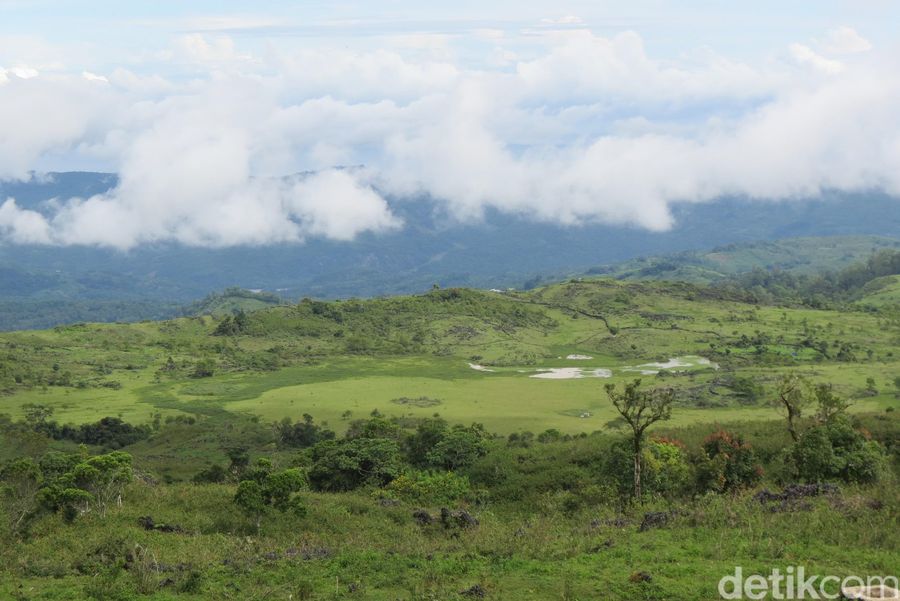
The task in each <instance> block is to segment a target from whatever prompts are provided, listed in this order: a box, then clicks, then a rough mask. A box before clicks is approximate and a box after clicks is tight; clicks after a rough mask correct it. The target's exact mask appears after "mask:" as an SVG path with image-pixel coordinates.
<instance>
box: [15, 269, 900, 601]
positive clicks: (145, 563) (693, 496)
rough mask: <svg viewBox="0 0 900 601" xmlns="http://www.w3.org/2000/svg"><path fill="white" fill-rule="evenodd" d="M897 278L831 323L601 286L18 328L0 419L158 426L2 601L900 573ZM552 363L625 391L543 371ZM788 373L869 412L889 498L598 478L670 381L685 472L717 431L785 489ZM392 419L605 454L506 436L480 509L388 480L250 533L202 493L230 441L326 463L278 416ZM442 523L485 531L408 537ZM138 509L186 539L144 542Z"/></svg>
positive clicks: (490, 454) (425, 598) (56, 528)
mask: <svg viewBox="0 0 900 601" xmlns="http://www.w3.org/2000/svg"><path fill="white" fill-rule="evenodd" d="M892 285H893V284H892V283H891V282H888V283H887V284H885V285H878V286H873V287H872V290H870V291H869V292H868V296H865V297H864V298H863V300H862V301H860V302H859V303H858V304H854V305H852V306H847V307H844V308H842V310H840V311H838V310H815V309H809V308H802V307H793V308H791V307H776V306H765V305H754V304H746V303H742V302H738V301H737V300H734V299H731V298H728V297H723V295H722V293H721V291H716V290H714V289H710V288H705V287H698V286H694V285H691V284H684V283H665V282H623V281H615V280H610V279H603V278H598V279H586V280H573V281H569V282H564V283H560V284H554V285H552V286H548V287H544V288H539V289H536V290H533V291H529V292H507V293H494V292H483V291H477V290H463V289H449V290H433V291H431V292H429V293H428V294H424V295H420V296H413V297H394V298H384V299H371V300H364V301H363V300H349V301H341V302H330V303H325V302H317V301H309V300H305V301H301V302H300V303H297V304H295V305H283V306H282V305H276V306H270V307H265V308H261V309H259V310H257V311H252V312H250V313H248V314H247V315H246V316H245V317H241V318H240V319H236V318H234V317H231V316H228V315H227V314H223V313H227V311H211V312H213V313H216V315H214V316H213V315H204V316H198V317H191V318H182V319H175V320H169V321H163V322H144V323H136V324H116V325H112V324H108V325H104V324H76V325H71V326H65V327H57V328H54V329H52V330H45V331H34V332H14V333H5V334H2V335H0V388H2V390H3V394H2V396H0V413H9V414H10V415H11V416H13V418H14V419H20V418H21V417H22V416H23V415H24V410H23V405H26V404H28V403H32V404H39V405H44V406H48V407H52V408H53V410H54V414H53V419H55V420H58V421H59V422H71V423H76V424H79V423H87V422H93V421H96V420H98V419H99V418H102V417H105V416H120V417H122V418H123V419H125V420H126V421H128V422H131V423H135V424H145V423H152V422H154V421H155V422H157V423H156V425H155V426H154V427H153V430H152V434H150V435H149V436H148V437H147V438H145V439H143V440H141V441H140V442H137V443H135V444H131V445H129V446H128V447H126V450H127V452H128V453H129V454H130V455H131V456H132V457H133V459H134V467H135V470H136V474H137V475H138V476H139V477H138V478H137V479H136V480H135V481H134V482H133V483H131V484H130V485H129V486H128V487H127V488H126V489H125V490H124V492H123V504H122V506H121V507H115V508H113V509H112V510H110V511H109V513H108V514H107V515H106V516H101V515H100V514H98V513H96V512H88V513H86V514H84V515H81V516H79V517H78V519H77V520H76V521H75V522H74V523H72V524H66V523H64V522H63V520H62V517H61V516H60V515H59V514H54V513H48V514H46V515H41V516H40V518H39V519H37V520H36V521H35V523H34V525H33V526H32V528H31V530H30V532H29V533H28V535H27V536H23V537H15V536H13V535H7V534H5V533H2V532H0V537H2V536H6V538H2V539H0V540H2V541H4V542H6V543H7V544H5V545H3V546H0V563H2V567H0V599H4V600H5V599H15V600H17V601H18V600H23V601H24V600H28V601H37V600H44V601H62V600H69V599H97V600H116V601H128V600H132V599H148V600H155V601H162V600H169V601H173V600H182V599H185V600H190V599H197V600H199V599H235V600H237V599H241V600H246V599H259V600H262V599H273V600H274V599H373V600H385V601H388V600H390V601H394V600H397V599H403V600H409V601H444V600H454V599H455V600H462V599H473V598H485V599H504V600H510V601H520V600H521V601H545V600H548V599H560V600H568V601H572V600H593V599H644V600H660V601H661V600H675V601H682V600H683V601H707V600H710V599H715V598H717V597H718V595H717V593H716V585H717V583H718V580H719V579H720V578H721V577H722V576H725V575H728V574H730V573H732V572H733V570H734V567H735V566H737V565H740V566H743V567H744V569H745V571H747V572H748V573H760V574H766V573H768V571H769V570H770V569H771V568H772V567H781V568H784V567H786V566H793V565H803V566H805V567H806V569H807V570H809V572H810V573H818V574H838V575H850V574H860V575H875V574H891V573H892V572H895V571H896V566H897V565H898V562H897V558H898V557H900V547H898V543H897V540H896V536H894V533H895V532H896V530H897V523H898V515H900V513H898V512H900V507H898V495H897V485H896V477H897V468H898V457H900V453H898V449H900V439H898V432H900V421H898V420H900V418H898V417H897V415H898V412H896V411H893V408H895V407H896V406H897V405H898V397H897V393H898V390H897V388H896V386H895V384H894V380H895V378H896V376H897V375H898V374H900V369H898V368H900V356H898V349H900V317H898V313H897V311H896V310H895V309H894V308H892V307H893V306H894V305H893V304H892V302H890V300H889V299H888V300H886V301H885V302H880V303H875V302H871V303H868V304H867V303H866V302H865V301H866V300H867V299H870V298H876V297H878V298H881V297H879V296H878V295H882V296H883V295H884V294H885V293H886V292H890V290H891V286H892ZM873 295H874V296H873ZM229 302H230V301H229V300H228V299H216V306H217V307H229V306H230V305H229V304H228V303H229ZM236 306H237V307H239V308H244V309H252V307H251V306H248V305H246V304H242V303H240V301H239V304H238V305H236ZM588 357H589V358H588ZM700 357H702V358H704V359H705V360H707V361H708V362H707V361H701V360H700V359H699V358H700ZM673 358H681V359H682V361H681V362H680V363H673V362H671V360H672V359H673ZM652 363H661V364H664V365H668V367H665V366H653V365H650V364H652ZM554 369H556V370H569V371H568V372H565V371H564V372H561V373H564V374H565V373H569V374H571V373H572V371H571V370H573V369H580V370H582V372H581V373H582V374H583V375H586V376H592V375H594V373H595V371H596V370H608V373H607V371H604V372H601V373H602V375H604V376H607V375H608V376H609V377H581V378H571V379H567V378H552V377H543V378H539V377H534V376H540V375H544V376H546V375H548V374H553V373H554V372H551V371H547V370H554ZM789 371H797V372H800V373H802V374H804V375H807V376H808V377H809V378H810V379H811V380H813V381H816V382H828V383H832V384H833V385H834V387H835V390H836V391H837V393H838V394H839V395H841V396H843V397H845V398H849V399H852V400H853V405H852V406H851V409H850V411H851V413H852V419H853V424H854V428H856V429H857V430H858V431H864V432H866V433H867V434H866V435H867V436H869V437H871V438H872V439H874V440H877V441H879V444H880V445H883V448H884V449H886V453H885V457H887V458H888V461H889V462H890V468H891V469H890V470H889V471H890V473H886V474H885V475H884V476H883V477H882V478H883V479H882V480H881V481H880V482H879V484H877V485H868V486H863V485H857V484H849V485H847V484H842V489H841V491H840V493H838V494H833V495H823V496H820V497H815V498H810V499H803V500H801V501H802V502H800V503H796V504H789V505H785V506H783V507H782V506H775V507H774V508H773V507H771V506H766V505H764V504H763V503H761V502H760V501H759V500H758V499H757V498H754V496H753V495H754V493H755V492H757V491H756V490H755V489H751V490H734V491H729V492H727V493H724V494H719V493H716V492H712V491H709V490H706V489H702V488H692V490H693V492H690V493H684V494H678V495H671V496H665V495H660V496H654V497H651V498H648V499H647V502H646V504H645V505H643V506H641V505H639V504H630V503H628V502H627V500H626V499H625V498H624V497H623V496H622V493H621V491H620V490H619V489H618V488H616V486H617V485H616V484H615V482H617V480H615V477H616V476H615V474H613V475H612V476H611V475H610V474H609V473H607V472H608V471H609V470H610V469H612V468H610V466H611V465H612V466H615V462H614V461H612V460H611V458H615V457H616V454H615V453H616V445H617V444H619V443H620V442H621V440H622V434H621V433H618V432H616V431H612V430H609V429H608V428H607V426H608V424H609V422H610V421H611V420H612V419H613V418H614V416H615V415H614V411H613V410H612V407H611V405H610V403H609V400H608V399H607V397H606V395H605V394H604V392H603V385H604V384H606V383H608V382H613V383H617V384H618V383H622V382H624V381H626V380H631V379H633V378H635V377H641V378H643V379H644V380H645V381H646V382H648V383H649V384H650V385H652V386H672V387H674V388H675V389H676V390H677V392H678V395H677V404H676V407H675V409H674V412H673V419H672V421H671V422H668V423H666V424H665V426H664V427H663V426H662V425H659V426H658V427H656V428H655V429H654V434H656V435H664V436H665V437H666V439H672V440H678V441H680V442H679V444H680V445H683V447H680V448H683V449H684V450H683V454H684V455H683V466H684V467H685V469H689V470H691V474H694V473H695V472H696V473H699V470H700V469H701V467H702V466H703V465H705V464H704V461H705V459H704V457H705V456H704V455H702V453H703V451H702V450H701V449H702V446H701V445H702V441H703V440H704V439H705V437H706V436H708V435H709V434H710V433H711V432H713V431H715V430H717V429H719V428H720V427H722V425H723V424H724V425H726V427H728V428H729V429H730V430H732V431H734V432H738V433H740V434H741V436H743V437H744V438H745V439H746V441H747V442H748V444H750V445H751V447H752V448H753V449H754V450H755V453H756V457H757V458H758V460H759V461H760V469H761V473H762V474H763V476H762V477H763V481H762V482H758V483H757V486H760V487H773V488H775V487H778V486H782V485H783V484H785V483H786V482H787V480H785V478H789V477H790V475H789V474H788V471H789V470H787V468H786V467H785V465H786V464H785V461H786V460H785V449H786V448H788V447H790V445H791V444H792V443H791V439H790V437H789V435H788V433H787V431H786V429H785V428H784V425H783V424H782V423H781V422H780V421H778V419H779V418H778V415H777V414H776V412H775V411H774V410H773V409H772V408H771V407H770V405H769V402H768V401H769V400H770V399H771V398H772V396H773V394H774V386H775V381H776V379H777V378H778V377H779V376H780V375H782V374H785V373H787V372H789ZM641 372H648V373H641ZM649 372H656V373H649ZM376 410H377V413H378V414H382V415H385V416H389V417H391V416H393V417H396V418H400V419H398V420H397V423H398V424H401V425H402V427H404V428H406V434H405V435H408V434H409V433H410V432H412V431H413V428H415V425H416V424H418V423H421V421H420V420H417V419H403V418H426V417H430V416H432V415H434V414H436V413H437V414H440V415H441V416H442V417H443V418H445V419H446V420H448V421H449V422H451V423H462V424H470V423H472V422H481V423H483V424H484V425H485V427H486V429H487V430H488V431H489V432H491V433H496V434H500V435H508V434H512V433H520V432H522V431H531V432H534V433H541V432H544V431H546V430H548V429H555V430H558V431H559V432H561V433H568V434H573V435H576V434H580V433H592V432H598V431H599V432H601V433H599V434H595V435H591V436H586V437H575V438H574V439H572V440H560V439H553V438H551V439H548V440H550V442H538V443H535V444H533V445H531V446H516V445H514V444H512V443H511V442H508V441H507V440H506V439H505V437H490V438H489V439H487V442H486V444H487V450H486V452H485V454H484V455H483V456H482V457H480V459H478V460H477V461H475V462H474V463H472V464H470V465H468V466H467V467H466V468H462V469H459V470H457V472H458V473H457V476H459V477H460V478H464V479H465V482H466V483H467V487H468V488H467V493H466V494H464V495H458V496H456V497H454V498H453V499H452V500H451V501H447V500H446V499H441V500H436V499H435V498H415V499H410V498H402V497H396V496H392V494H393V493H391V492H390V491H389V490H387V489H385V488H381V487H376V486H365V487H362V488H358V489H356V490H354V491H352V492H344V493H327V492H313V491H311V490H304V491H303V493H302V495H303V499H304V501H305V504H306V506H307V512H306V514H305V515H304V516H299V515H293V514H289V513H286V514H272V515H269V516H267V517H266V519H265V521H264V522H263V526H262V528H261V529H260V530H259V531H256V530H255V528H254V526H253V521H252V520H251V519H249V518H248V517H247V516H246V515H244V514H242V513H241V512H240V511H239V510H238V508H237V506H236V505H235V504H234V503H233V502H232V501H233V499H234V496H235V491H236V488H237V487H236V483H235V482H234V481H226V482H223V483H218V484H193V483H191V479H192V478H193V477H194V476H196V475H197V474H198V472H200V471H201V470H202V469H203V468H205V467H207V466H211V465H218V466H223V465H227V462H228V458H227V451H228V450H229V449H234V448H237V447H241V448H245V449H248V450H249V452H250V455H251V456H252V457H254V458H256V457H266V458H269V459H271V460H272V461H273V462H274V465H276V466H277V467H278V468H284V467H298V468H299V469H302V470H308V469H309V468H310V466H311V464H312V461H313V458H312V454H313V453H314V452H313V451H310V449H309V448H303V449H300V448H285V447H284V445H281V444H279V441H278V439H277V438H276V436H275V435H274V430H273V427H272V424H273V422H276V421H278V420H281V419H282V418H284V417H290V418H292V419H293V420H295V421H297V420H300V419H301V416H302V415H303V414H304V413H309V414H311V415H313V416H314V417H315V419H316V422H317V423H320V424H327V426H328V427H329V428H331V429H333V430H335V431H336V432H337V434H338V436H340V435H341V434H343V433H344V432H345V431H347V430H348V429H349V428H351V427H352V426H353V423H354V421H356V420H359V419H363V418H368V417H369V416H370V415H371V414H372V413H373V412H376ZM888 410H890V411H888ZM178 417H180V418H182V419H181V420H180V421H174V420H175V418H178ZM167 418H168V421H169V422H170V423H167ZM184 418H189V419H184ZM2 425H3V423H2V422H0V426H2ZM357 425H358V424H357ZM809 426H811V424H806V425H805V427H809ZM0 431H2V430H0ZM6 432H7V434H6V435H5V438H4V439H2V440H0V463H2V462H3V461H4V460H7V459H10V458H12V457H20V456H32V457H40V456H42V455H44V453H45V452H46V451H48V450H61V451H67V452H80V451H79V450H78V447H77V445H76V444H75V443H74V442H72V441H67V440H51V439H49V438H46V437H43V436H41V435H39V434H36V433H35V432H33V431H29V430H27V429H25V430H23V429H22V428H8V429H7V430H6ZM562 438H564V437H562ZM102 450H103V449H99V448H97V449H90V451H93V452H100V451H102ZM698 466H701V467H698ZM626 467H627V464H626ZM404 469H405V470H406V471H407V472H408V473H416V470H417V469H418V468H414V467H412V465H411V464H410V465H407V466H406V468H404ZM785 474H788V475H785ZM695 475H696V474H695ZM626 476H628V474H626ZM693 481H694V476H693V475H692V476H691V482H693ZM697 481H698V482H699V477H698V479H697ZM626 482H627V478H626ZM692 486H693V485H692ZM448 504H449V505H450V507H463V508H465V509H466V510H467V511H470V512H472V514H474V515H475V516H477V520H478V525H477V526H476V527H473V528H465V529H461V530H457V529H448V528H445V527H443V526H440V525H439V524H423V523H421V522H420V519H419V518H417V517H416V514H415V512H416V511H421V510H422V509H425V510H427V511H428V512H430V513H431V514H432V515H437V513H438V512H439V511H440V508H441V507H443V506H446V505H448ZM650 511H660V512H665V515H666V516H668V517H667V522H666V524H665V525H664V526H662V527H659V528H650V529H643V528H641V523H642V521H643V519H644V517H645V514H646V513H647V512H650ZM0 514H2V512H0ZM419 515H421V514H419ZM142 516H152V517H153V518H154V519H155V520H156V521H157V522H163V523H166V524H170V525H175V526H177V528H176V529H174V530H173V531H169V532H165V531H158V530H147V529H145V528H144V527H142V526H141V524H140V520H139V518H141V517H142ZM0 517H2V516H0Z"/></svg>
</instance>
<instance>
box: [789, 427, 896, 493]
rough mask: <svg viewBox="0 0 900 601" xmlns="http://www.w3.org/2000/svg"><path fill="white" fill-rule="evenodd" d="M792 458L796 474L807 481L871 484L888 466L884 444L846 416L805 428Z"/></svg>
mask: <svg viewBox="0 0 900 601" xmlns="http://www.w3.org/2000/svg"><path fill="white" fill-rule="evenodd" d="M789 459H790V460H791V461H792V462H793V467H794V469H795V472H796V475H797V477H799V478H800V479H802V480H805V481H807V482H820V481H823V480H843V481H844V482H855V483H859V484H869V483H873V482H877V481H878V480H879V478H880V477H881V476H882V474H883V473H884V472H885V470H886V468H887V454H886V453H885V451H884V448H883V447H882V446H881V445H880V444H878V443H877V442H874V441H869V440H866V437H865V436H864V435H863V434H862V433H861V432H859V431H857V430H855V429H853V427H852V426H851V425H850V423H849V421H848V420H847V418H846V417H843V416H842V417H839V418H837V419H834V420H833V421H832V422H831V423H828V424H825V425H820V426H816V427H814V428H810V429H809V430H807V431H806V432H804V433H803V436H801V437H800V440H799V441H797V443H796V444H795V445H794V446H793V447H792V449H791V452H790V455H789Z"/></svg>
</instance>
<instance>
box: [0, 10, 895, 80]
mask: <svg viewBox="0 0 900 601" xmlns="http://www.w3.org/2000/svg"><path fill="white" fill-rule="evenodd" d="M0 15H2V18H0V35H3V36H28V37H34V38H37V39H40V40H44V41H45V42H47V43H48V44H51V45H56V46H59V47H62V48H78V49H80V51H79V52H78V53H77V54H76V55H77V56H79V57H83V58H84V60H85V63H86V64H85V65H84V66H85V67H92V68H100V67H102V66H108V65H112V64H115V63H116V61H121V60H128V61H129V62H130V61H131V60H134V58H133V56H130V55H138V54H141V53H144V52H147V51H152V50H159V49H162V48H164V47H166V45H167V44H168V43H169V41H170V39H171V38H173V37H176V36H178V35H182V34H184V33H190V32H202V33H207V34H212V33H222V34H227V35H231V36H235V37H239V38H241V40H242V43H243V44H246V46H247V47H259V46H260V45H263V44H266V43H275V44H278V45H282V46H285V47H292V46H303V45H350V46H353V47H360V48H362V47H376V46H378V45H380V44H383V43H385V42H384V38H385V37H390V36H396V35H403V34H413V33H418V34H445V35H450V36H453V37H454V42H453V43H454V45H455V46H456V47H458V48H459V50H460V52H462V53H464V49H465V48H466V46H467V45H472V46H476V47H477V46H478V44H477V42H473V40H472V36H471V33H472V31H473V30H476V29H484V28H495V29H500V30H503V31H505V32H506V33H507V34H508V35H510V36H517V35H518V36H521V37H527V35H526V34H527V31H528V30H530V29H536V28H546V27H547V26H548V21H552V20H560V19H564V18H565V17H577V18H578V19H579V21H578V22H577V24H573V25H570V26H578V27H585V28H589V29H590V30H592V31H594V32H596V33H598V34H601V35H602V34H610V33H615V32H618V31H622V30H625V29H633V30H635V31H637V32H639V33H640V34H641V35H642V37H643V39H644V41H645V43H646V44H647V46H648V48H649V49H650V50H651V51H653V52H658V53H662V54H670V55H672V54H677V53H681V52H685V51H689V50H691V49H695V48H697V47H702V46H709V47H712V48H715V49H717V51H719V52H722V53H726V54H729V55H731V56H740V57H742V58H747V59H749V58H754V57H759V56H761V55H765V54H767V53H770V52H772V51H773V49H775V48H778V47H779V46H784V45H787V44H789V43H791V42H793V41H796V40H798V39H807V38H811V37H814V36H817V35H821V33H822V32H823V31H826V30H828V29H833V28H835V27H839V26H851V27H853V28H855V29H856V30H857V31H860V32H863V33H864V35H865V36H866V37H867V38H868V39H870V40H872V41H873V42H876V43H884V44H890V43H895V42H894V40H893V38H895V37H896V36H895V34H896V31H895V26H896V23H898V22H900V4H898V3H897V2H891V1H889V0H855V1H835V0H831V1H819V2H775V1H758V2H744V3H738V2H713V1H704V2H698V1H688V2H648V1H629V2H598V1H587V2H585V1H580V2H579V1H571V0H570V1H567V2H546V1H544V2H536V1H534V0H519V1H493V2H484V1H472V0H461V1H457V2H452V3H450V2H412V1H394V2H359V1H357V2H350V1H345V2H303V1H300V2H284V1H281V2H272V1H257V2H235V1H220V2H209V1H192V2H171V1H162V2H160V1H154V2H121V1H104V2H99V1H96V0H94V1H92V0H86V1H84V0H79V1H29V0H0ZM16 54H17V52H16V49H15V48H14V47H11V46H10V45H8V44H7V43H4V45H3V47H2V52H0V57H2V58H4V59H6V60H7V61H9V60H18V59H20V58H22V57H17V56H16Z"/></svg>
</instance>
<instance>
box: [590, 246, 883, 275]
mask: <svg viewBox="0 0 900 601" xmlns="http://www.w3.org/2000/svg"><path fill="white" fill-rule="evenodd" d="M898 248H900V240H898V239H896V238H889V237H883V236H830V237H814V238H787V239H784V240H776V241H772V242H768V241H761V242H750V243H744V244H729V245H727V246H721V247H718V248H715V249H713V250H709V251H688V252H683V253H676V254H672V255H662V256H655V257H642V258H638V259H633V260H630V261H624V262H622V263H617V264H612V265H606V266H601V267H596V268H594V269H592V270H590V271H589V272H588V273H590V274H595V275H597V274H602V275H607V276H610V277H615V278H618V279H626V280H627V279H662V280H677V281H684V282H694V283H709V282H714V281H716V280H720V279H723V278H726V277H730V276H735V275H738V274H742V273H747V272H750V271H753V270H754V269H764V270H779V271H785V272H790V273H795V274H803V275H811V274H815V273H818V272H821V271H825V270H829V271H838V270H840V269H843V268H845V267H848V266H850V265H852V264H854V263H857V262H859V261H862V260H865V259H866V258H867V257H869V256H870V255H871V254H872V253H874V252H877V251H879V250H885V249H898Z"/></svg>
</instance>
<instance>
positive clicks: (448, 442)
mask: <svg viewBox="0 0 900 601" xmlns="http://www.w3.org/2000/svg"><path fill="white" fill-rule="evenodd" d="M486 440H487V433H486V432H485V430H484V426H482V425H481V424H472V425H471V426H469V427H465V426H461V425H456V426H453V428H451V429H450V430H449V431H447V432H445V433H444V434H443V436H441V438H440V440H438V441H437V443H435V445H434V446H433V447H432V448H431V450H430V451H428V453H427V454H426V456H425V457H426V461H427V463H428V465H431V466H433V467H438V468H442V469H445V470H455V469H460V468H465V467H468V466H470V465H472V464H473V463H474V462H475V460H476V459H478V458H479V457H482V456H484V454H485V453H487V443H486Z"/></svg>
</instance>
